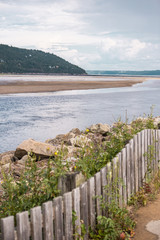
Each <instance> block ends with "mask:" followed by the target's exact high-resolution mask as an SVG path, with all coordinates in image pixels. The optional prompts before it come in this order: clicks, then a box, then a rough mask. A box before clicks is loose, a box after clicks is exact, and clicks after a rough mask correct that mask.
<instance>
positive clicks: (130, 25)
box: [0, 0, 160, 70]
mask: <svg viewBox="0 0 160 240" xmlns="http://www.w3.org/2000/svg"><path fill="white" fill-rule="evenodd" d="M159 12H160V0H0V44H7V45H10V46H15V47H20V48H27V49H38V50H42V51H45V52H49V53H54V54H56V55H58V56H60V57H62V58H64V59H65V60H67V61H69V62H71V63H73V64H76V65H78V66H80V67H82V68H84V69H85V70H157V69H160V13H159Z"/></svg>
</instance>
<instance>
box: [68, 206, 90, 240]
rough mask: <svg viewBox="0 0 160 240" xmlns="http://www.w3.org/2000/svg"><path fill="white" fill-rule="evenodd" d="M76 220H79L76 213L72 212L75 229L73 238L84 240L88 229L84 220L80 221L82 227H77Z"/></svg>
mask: <svg viewBox="0 0 160 240" xmlns="http://www.w3.org/2000/svg"><path fill="white" fill-rule="evenodd" d="M76 220H77V215H76V212H75V211H72V225H73V228H74V234H73V236H74V237H75V238H76V239H77V240H83V239H84V236H85V235H86V233H87V230H86V227H85V225H84V222H83V221H82V220H81V221H80V226H77V225H76Z"/></svg>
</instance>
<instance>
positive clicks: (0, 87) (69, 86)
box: [0, 77, 147, 94]
mask: <svg viewBox="0 0 160 240" xmlns="http://www.w3.org/2000/svg"><path fill="white" fill-rule="evenodd" d="M112 78H113V80H112V79H111V77H108V80H107V77H106V80H103V81H102V80H100V79H101V78H99V80H98V77H97V80H95V79H94V80H90V81H87V80H85V81H84V80H80V79H78V80H74V81H73V80H70V81H68V80H66V81H58V80H57V81H55V80H54V81H21V80H17V81H1V82H0V94H13V93H40V92H55V91H64V90H82V89H83V90H85V89H98V88H116V87H129V86H132V85H134V84H137V83H141V82H143V81H145V80H146V79H147V78H144V77H118V81H116V77H115V78H114V77H112Z"/></svg>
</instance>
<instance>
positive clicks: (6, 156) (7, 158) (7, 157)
mask: <svg viewBox="0 0 160 240" xmlns="http://www.w3.org/2000/svg"><path fill="white" fill-rule="evenodd" d="M13 156H14V151H9V152H5V153H2V154H0V165H4V164H7V163H11V162H12V157H13Z"/></svg>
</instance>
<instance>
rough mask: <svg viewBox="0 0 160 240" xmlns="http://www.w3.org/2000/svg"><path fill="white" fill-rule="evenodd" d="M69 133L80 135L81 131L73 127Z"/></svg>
mask: <svg viewBox="0 0 160 240" xmlns="http://www.w3.org/2000/svg"><path fill="white" fill-rule="evenodd" d="M69 133H73V134H74V135H76V136H78V135H80V134H81V131H80V130H79V129H78V128H73V129H72V130H71V131H70V132H69Z"/></svg>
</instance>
